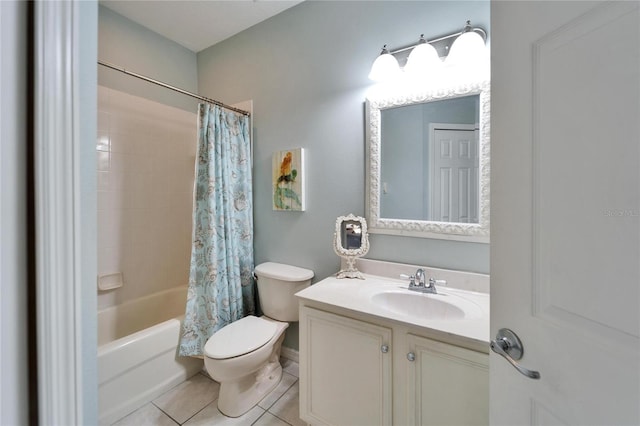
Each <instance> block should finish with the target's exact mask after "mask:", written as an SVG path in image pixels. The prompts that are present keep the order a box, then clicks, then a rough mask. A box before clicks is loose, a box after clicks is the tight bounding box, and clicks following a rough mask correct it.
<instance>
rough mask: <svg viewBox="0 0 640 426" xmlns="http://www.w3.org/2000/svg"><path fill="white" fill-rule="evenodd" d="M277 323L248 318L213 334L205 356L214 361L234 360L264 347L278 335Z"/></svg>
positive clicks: (205, 348)
mask: <svg viewBox="0 0 640 426" xmlns="http://www.w3.org/2000/svg"><path fill="white" fill-rule="evenodd" d="M277 328H278V326H277V325H276V323H275V322H272V321H268V320H265V319H262V318H258V317H255V316H252V315H250V316H247V317H244V318H242V319H240V320H238V321H236V322H233V323H231V324H229V325H227V326H225V327H223V328H221V329H220V330H218V331H217V332H215V333H214V334H213V336H211V337H210V338H209V340H208V341H207V343H206V344H205V345H204V354H205V356H207V357H209V358H213V359H227V358H234V357H238V356H241V355H245V354H248V353H249V352H253V351H255V350H256V349H258V348H260V347H262V346H264V345H265V344H267V342H269V340H271V338H272V337H273V336H274V334H275V333H276V330H277Z"/></svg>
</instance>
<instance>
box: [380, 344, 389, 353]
mask: <svg viewBox="0 0 640 426" xmlns="http://www.w3.org/2000/svg"><path fill="white" fill-rule="evenodd" d="M380 350H381V351H382V353H383V354H386V353H387V352H389V345H382V346H380Z"/></svg>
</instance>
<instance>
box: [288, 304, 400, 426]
mask: <svg viewBox="0 0 640 426" xmlns="http://www.w3.org/2000/svg"><path fill="white" fill-rule="evenodd" d="M300 328H301V331H300V333H301V335H303V336H304V338H303V339H301V342H300V343H301V347H300V355H301V357H300V358H301V362H300V365H301V367H302V368H301V369H300V377H301V380H300V383H301V386H300V413H301V414H302V413H303V417H302V418H303V419H304V420H305V421H307V422H309V423H311V424H317V425H340V426H343V425H353V426H355V425H363V426H374V425H390V424H392V418H391V413H392V386H391V368H392V357H391V353H390V350H389V348H390V346H391V329H390V328H387V327H383V326H379V325H375V324H371V323H368V322H364V321H359V320H355V319H352V318H346V317H344V316H340V315H335V314H332V313H329V312H324V311H320V310H317V309H314V308H309V307H304V308H302V309H301V310H300ZM303 360H304V361H303Z"/></svg>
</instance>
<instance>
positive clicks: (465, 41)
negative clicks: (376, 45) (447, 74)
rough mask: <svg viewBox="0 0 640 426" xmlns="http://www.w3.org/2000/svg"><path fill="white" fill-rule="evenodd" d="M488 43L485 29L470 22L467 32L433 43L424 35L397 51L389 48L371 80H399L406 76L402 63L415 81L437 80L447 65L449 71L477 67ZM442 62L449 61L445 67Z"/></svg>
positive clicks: (372, 68)
mask: <svg viewBox="0 0 640 426" xmlns="http://www.w3.org/2000/svg"><path fill="white" fill-rule="evenodd" d="M486 39H487V32H486V31H485V30H484V29H482V28H480V27H472V26H471V21H467V23H466V25H465V27H464V30H462V31H459V32H456V33H453V34H449V35H445V36H443V37H438V38H436V39H433V40H426V39H425V38H424V34H423V35H421V36H420V40H419V41H418V43H416V44H412V45H410V46H406V47H402V48H399V49H396V50H389V49H388V48H387V45H386V44H385V45H384V46H383V48H382V52H381V53H380V56H378V57H377V58H376V60H375V61H374V63H373V65H372V66H371V72H370V73H369V78H370V79H371V80H374V81H378V82H383V81H391V80H394V79H397V78H398V77H400V76H401V75H402V72H401V67H400V63H402V62H404V61H406V65H405V66H404V72H405V73H406V74H407V75H411V76H413V77H415V76H420V77H425V76H433V75H434V74H435V73H437V72H439V71H440V70H441V69H442V68H443V66H444V65H445V64H446V65H447V67H450V66H454V65H455V66H457V65H468V64H473V63H475V62H476V61H479V60H481V59H482V58H483V57H486V53H485V40H486ZM450 52H451V54H452V55H450ZM442 58H446V61H445V63H444V64H443V61H442ZM450 58H451V60H450Z"/></svg>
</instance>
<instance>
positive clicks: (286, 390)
mask: <svg viewBox="0 0 640 426" xmlns="http://www.w3.org/2000/svg"><path fill="white" fill-rule="evenodd" d="M285 374H289V375H290V376H291V377H294V378H295V379H296V380H294V381H293V383H291V384H290V385H289V387H288V388H286V389H285V390H284V392H282V395H280V396H279V397H278V398H276V400H275V401H273V402H272V403H271V405H269V407H267V408H265V409H264V410H265V411H269V410H270V409H271V407H273V406H274V405H276V402H278V401H280V398H282V397H283V396H284V394H285V393H287V392H289V389H291V388H292V387H293V386H294V385H295V384H296V382H297V381H298V378H297V377H296V376H294V375H293V374H290V373H286V372H285ZM280 381H281V382H282V379H280ZM274 390H275V389H274ZM272 392H273V391H272ZM268 396H269V395H266V396H265V397H264V398H266V397H268ZM264 398H263V399H264ZM260 402H262V400H260ZM260 402H258V404H260ZM271 414H273V413H271ZM274 416H275V414H274Z"/></svg>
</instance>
